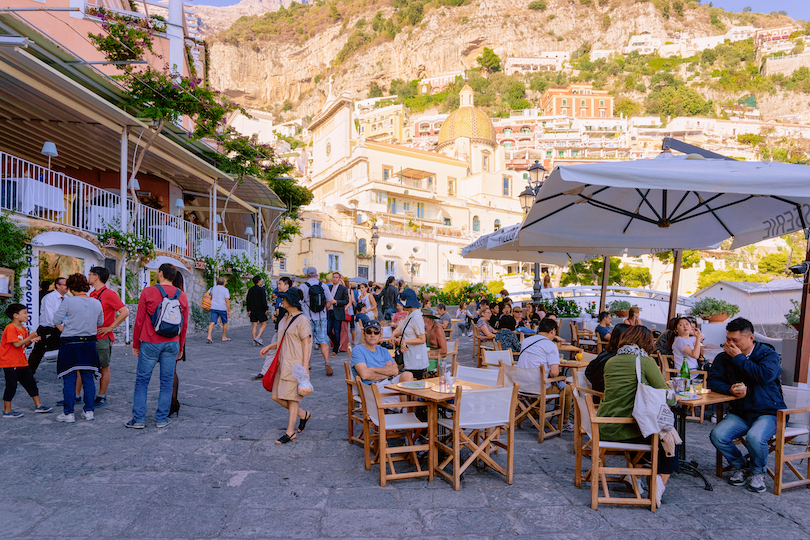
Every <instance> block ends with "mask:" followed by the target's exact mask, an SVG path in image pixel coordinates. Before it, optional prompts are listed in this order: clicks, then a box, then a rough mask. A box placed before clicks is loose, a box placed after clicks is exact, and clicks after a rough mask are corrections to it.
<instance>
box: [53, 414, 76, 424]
mask: <svg viewBox="0 0 810 540" xmlns="http://www.w3.org/2000/svg"><path fill="white" fill-rule="evenodd" d="M56 421H57V422H67V423H69V424H72V423H73V422H75V421H76V417H75V416H74V415H73V413H70V414H60V415H59V416H57V417H56Z"/></svg>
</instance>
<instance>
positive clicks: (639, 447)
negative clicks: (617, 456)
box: [599, 441, 652, 451]
mask: <svg viewBox="0 0 810 540" xmlns="http://www.w3.org/2000/svg"><path fill="white" fill-rule="evenodd" d="M599 448H604V449H606V450H636V451H645V450H646V451H650V450H652V445H649V444H636V443H623V442H614V441H599Z"/></svg>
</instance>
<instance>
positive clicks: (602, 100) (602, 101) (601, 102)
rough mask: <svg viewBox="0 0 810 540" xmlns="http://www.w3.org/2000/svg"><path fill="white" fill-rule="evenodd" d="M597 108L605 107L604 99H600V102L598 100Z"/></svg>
mask: <svg viewBox="0 0 810 540" xmlns="http://www.w3.org/2000/svg"><path fill="white" fill-rule="evenodd" d="M599 106H600V107H604V106H605V100H604V99H600V100H599Z"/></svg>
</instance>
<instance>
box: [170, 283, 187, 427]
mask: <svg viewBox="0 0 810 540" xmlns="http://www.w3.org/2000/svg"><path fill="white" fill-rule="evenodd" d="M172 285H174V286H175V287H177V288H178V289H180V290H181V291H183V292H185V291H186V286H185V280H184V279H183V274H181V273H180V272H177V273H176V274H175V276H174V279H173V280H172ZM180 350H181V351H183V352H182V353H181V355H180V357H179V358H177V359H176V360H175V362H174V380H173V381H172V403H171V405H169V415H168V416H167V418H168V417H169V416H171V415H175V417H177V416H180V401H179V400H178V399H177V391H178V389H179V388H180V378H179V377H178V376H177V363H178V362H180V360H182V361H183V362H185V361H186V342H185V340H184V341H183V342H182V343H181V344H180Z"/></svg>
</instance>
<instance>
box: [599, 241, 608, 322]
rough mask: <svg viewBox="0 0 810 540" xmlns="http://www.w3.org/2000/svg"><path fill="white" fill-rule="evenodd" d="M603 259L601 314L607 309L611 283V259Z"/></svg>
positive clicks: (606, 257) (600, 298)
mask: <svg viewBox="0 0 810 540" xmlns="http://www.w3.org/2000/svg"><path fill="white" fill-rule="evenodd" d="M603 259H604V266H603V267H602V292H601V293H600V295H599V313H602V312H603V311H605V309H607V306H606V305H605V300H606V299H607V286H608V283H609V281H610V257H608V256H607V255H605V256H604V257H603Z"/></svg>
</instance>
